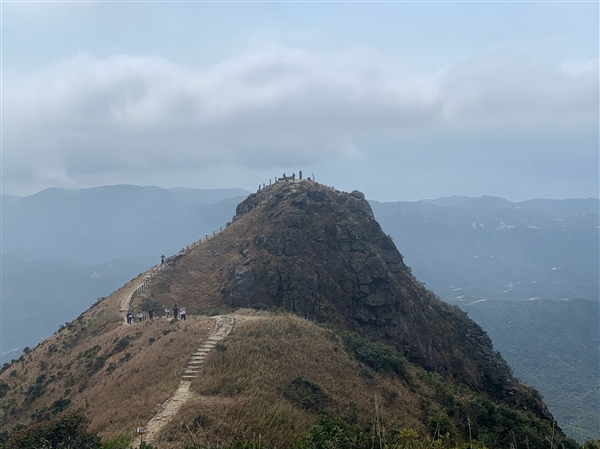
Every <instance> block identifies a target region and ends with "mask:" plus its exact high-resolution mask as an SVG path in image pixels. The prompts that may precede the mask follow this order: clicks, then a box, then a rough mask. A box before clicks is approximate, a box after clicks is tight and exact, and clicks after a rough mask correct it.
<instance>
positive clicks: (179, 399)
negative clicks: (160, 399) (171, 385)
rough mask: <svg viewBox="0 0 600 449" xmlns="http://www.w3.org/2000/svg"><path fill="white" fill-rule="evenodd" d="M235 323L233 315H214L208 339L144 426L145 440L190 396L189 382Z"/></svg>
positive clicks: (153, 434) (175, 412) (151, 440)
mask: <svg viewBox="0 0 600 449" xmlns="http://www.w3.org/2000/svg"><path fill="white" fill-rule="evenodd" d="M234 324H235V318H234V317H233V315H222V316H217V317H215V327H214V329H213V331H212V333H211V335H210V337H208V339H207V340H206V341H204V342H203V343H202V344H201V345H200V346H199V347H198V349H196V351H195V352H194V354H193V355H192V357H191V359H190V361H189V363H188V366H187V368H186V370H185V371H184V373H183V376H182V378H181V382H180V383H179V388H177V391H175V393H174V394H173V396H171V397H170V398H169V399H167V400H166V401H165V402H164V403H163V404H162V405H161V406H160V408H159V411H158V413H157V414H156V415H155V416H154V417H153V418H152V419H151V420H150V421H149V422H148V425H147V426H146V442H147V443H150V444H152V443H153V442H154V440H155V438H156V436H157V435H158V433H159V432H160V430H161V429H162V428H163V427H164V426H165V425H166V424H167V423H168V422H169V421H171V420H172V419H173V417H174V416H175V415H176V414H177V412H178V411H179V409H180V408H181V406H182V405H183V404H185V402H186V401H187V400H188V399H190V398H191V397H192V394H193V393H192V392H191V391H190V383H191V381H192V379H194V378H195V377H198V371H199V368H200V366H201V365H202V363H203V362H204V359H205V358H206V356H207V354H208V353H209V352H211V351H212V350H213V349H214V348H215V346H216V345H217V343H218V342H219V341H221V340H223V339H224V338H225V337H226V336H227V335H229V333H230V332H231V330H232V329H233V326H234Z"/></svg>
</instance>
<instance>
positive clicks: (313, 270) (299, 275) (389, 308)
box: [221, 181, 552, 421]
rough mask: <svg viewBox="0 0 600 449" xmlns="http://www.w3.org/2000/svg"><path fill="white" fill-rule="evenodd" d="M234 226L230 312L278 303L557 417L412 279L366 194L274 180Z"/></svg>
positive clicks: (476, 334)
mask: <svg viewBox="0 0 600 449" xmlns="http://www.w3.org/2000/svg"><path fill="white" fill-rule="evenodd" d="M244 222H248V223H250V222H251V225H242V223H244ZM233 223H234V224H233V225H232V228H235V227H236V226H239V231H237V230H236V231H237V232H238V236H237V237H238V242H239V243H238V245H239V252H240V254H242V255H243V261H240V263H239V264H229V265H228V266H227V277H226V279H225V280H224V282H223V285H222V287H221V294H222V299H223V301H224V302H225V303H226V304H227V305H228V306H230V307H232V308H236V307H273V306H276V307H280V308H284V309H286V310H289V311H292V312H294V313H297V314H299V315H301V316H304V317H307V318H310V319H313V320H315V321H318V322H322V323H330V324H331V325H332V326H334V327H336V328H339V329H347V330H351V331H354V332H358V333H360V334H362V335H364V336H367V337H369V338H371V339H374V340H379V341H384V342H386V343H388V344H390V345H393V346H394V347H396V348H397V349H398V350H400V351H401V352H402V353H404V354H405V355H406V357H407V358H408V359H409V360H410V361H412V362H415V363H417V364H419V365H421V366H423V367H424V368H426V369H427V370H431V371H436V372H438V373H440V374H442V375H444V376H446V377H449V378H453V379H455V380H456V381H458V382H461V383H465V384H467V385H468V386H469V387H471V388H473V389H475V390H477V391H480V392H484V393H486V394H488V395H489V396H490V397H493V398H494V399H496V400H501V401H503V402H506V403H508V404H511V405H512V406H517V407H519V408H521V409H523V408H526V409H529V410H532V411H534V412H535V413H536V414H537V415H538V416H540V417H542V418H543V419H545V420H548V421H552V416H551V415H550V413H549V412H548V410H547V408H546V407H545V405H544V404H543V402H542V401H541V398H540V397H539V394H537V392H535V390H533V389H530V388H529V387H527V386H525V385H523V384H520V383H519V382H518V381H516V380H515V379H514V378H513V377H512V375H511V372H510V369H509V367H508V365H507V364H506V362H505V361H504V360H503V359H502V358H501V356H500V355H499V354H497V353H495V352H494V351H493V348H492V343H491V340H490V339H489V337H488V335H487V334H486V333H485V332H484V331H483V330H482V329H481V328H480V327H479V326H478V325H477V324H475V323H474V322H473V321H471V320H470V319H469V318H468V317H467V316H466V314H465V313H464V312H462V311H460V310H459V309H458V308H456V307H453V306H450V305H448V304H446V303H444V302H442V301H440V300H439V299H437V298H436V296H435V295H434V294H433V293H432V292H430V291H428V290H427V289H425V288H424V286H423V285H422V284H421V283H420V282H419V281H417V280H416V279H415V278H414V277H413V276H412V274H411V270H410V268H409V267H408V266H406V265H405V264H404V262H403V258H402V255H401V254H400V253H399V252H398V250H397V249H396V247H395V245H394V243H393V241H392V239H391V237H390V236H388V235H386V234H385V233H384V232H383V231H382V230H381V228H380V226H379V224H378V223H377V221H376V220H375V219H374V217H373V212H372V210H371V207H370V205H369V203H368V202H367V201H366V200H365V197H364V195H363V194H362V193H361V192H358V191H354V192H352V193H343V192H339V191H336V190H334V189H332V188H329V187H326V186H323V185H320V184H316V183H314V182H311V181H302V182H295V183H278V184H275V185H273V186H270V187H267V188H265V189H263V190H261V191H259V192H257V193H254V194H252V195H250V196H249V197H248V198H247V199H246V200H244V201H243V202H242V203H240V204H239V205H238V207H237V210H236V216H235V217H234V218H233ZM231 231H234V229H231Z"/></svg>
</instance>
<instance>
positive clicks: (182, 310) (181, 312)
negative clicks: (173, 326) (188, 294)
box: [179, 307, 185, 321]
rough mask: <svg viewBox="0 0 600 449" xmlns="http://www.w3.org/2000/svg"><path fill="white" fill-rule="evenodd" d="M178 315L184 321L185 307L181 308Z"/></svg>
mask: <svg viewBox="0 0 600 449" xmlns="http://www.w3.org/2000/svg"><path fill="white" fill-rule="evenodd" d="M179 315H181V319H182V320H183V321H185V307H182V308H181V310H180V311H179Z"/></svg>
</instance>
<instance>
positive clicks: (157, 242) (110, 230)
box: [2, 185, 248, 264]
mask: <svg viewBox="0 0 600 449" xmlns="http://www.w3.org/2000/svg"><path fill="white" fill-rule="evenodd" d="M247 194H248V192H246V191H244V190H241V189H216V190H199V189H182V188H178V189H161V188H159V187H138V186H129V185H117V186H106V187H96V188H92V189H58V188H52V189H47V190H44V191H42V192H39V193H37V194H35V195H31V196H27V197H24V198H18V197H9V198H8V199H7V200H6V201H5V202H4V217H3V224H2V225H3V235H4V248H3V252H4V254H11V255H15V256H18V257H20V258H22V259H25V260H62V261H67V262H71V263H77V264H95V263H102V262H106V261H109V260H113V259H120V258H124V257H137V256H148V255H155V256H156V257H158V256H160V254H161V253H164V252H167V253H169V252H170V253H172V252H175V251H177V250H179V249H181V247H183V246H185V245H187V244H188V243H190V242H192V241H194V240H197V239H198V238H199V237H200V236H203V235H204V233H205V232H212V231H214V230H218V229H219V226H223V225H224V224H225V223H226V222H227V221H229V220H230V219H231V216H232V215H233V212H234V211H235V206H236V204H237V203H238V202H239V201H240V200H241V198H240V197H245V196H246V195H247ZM236 197H237V199H232V198H236Z"/></svg>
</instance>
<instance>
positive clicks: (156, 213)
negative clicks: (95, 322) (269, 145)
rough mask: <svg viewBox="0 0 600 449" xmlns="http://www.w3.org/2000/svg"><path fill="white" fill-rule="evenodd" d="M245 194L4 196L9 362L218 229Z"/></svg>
mask: <svg viewBox="0 0 600 449" xmlns="http://www.w3.org/2000/svg"><path fill="white" fill-rule="evenodd" d="M247 193H248V192H245V191H244V190H241V189H214V190H199V189H161V188H158V187H138V186H127V185H118V186H105V187H97V188H91V189H58V188H53V189H47V190H44V191H42V192H39V193H37V194H35V195H30V196H27V197H22V198H21V197H10V196H4V197H3V201H4V204H3V207H4V209H3V220H2V233H3V246H2V251H3V254H2V264H3V277H2V281H3V295H4V296H3V313H4V314H5V315H4V316H5V317H11V319H10V320H7V319H5V320H3V326H4V338H3V339H2V347H1V348H0V353H1V354H2V360H10V359H13V358H16V357H18V356H19V355H20V354H21V352H22V350H23V348H25V347H27V346H35V345H36V344H37V343H39V342H40V341H42V340H43V339H45V338H47V337H48V336H49V335H52V332H53V331H54V330H55V329H56V328H57V327H58V326H59V325H60V324H63V323H65V322H66V321H70V320H72V319H74V318H75V317H77V315H79V313H80V312H81V311H82V310H85V309H86V308H88V307H89V306H90V305H91V304H93V303H94V301H96V299H97V298H99V297H103V296H106V295H108V294H110V293H111V292H112V291H114V290H115V289H116V288H118V287H119V286H121V285H123V283H125V282H127V281H128V280H129V279H131V278H132V277H134V276H136V275H137V274H139V273H140V272H142V271H145V270H146V268H147V267H148V266H150V265H152V264H154V263H156V262H157V261H158V260H159V257H160V255H161V254H163V253H164V254H167V255H168V254H173V253H174V252H176V251H179V249H181V248H182V247H183V246H185V245H187V244H188V243H189V242H191V241H193V240H196V239H197V238H198V236H203V235H204V234H205V233H211V234H212V232H213V231H215V230H218V229H219V227H220V226H222V225H224V223H225V222H226V221H227V220H228V219H229V218H230V217H231V215H232V214H233V213H234V211H235V206H236V205H237V203H238V202H239V201H240V200H241V198H242V197H245V196H246V195H247ZM236 196H237V197H238V199H237V200H235V199H232V198H235V197H236ZM31 273H36V282H33V283H32V282H31Z"/></svg>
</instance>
